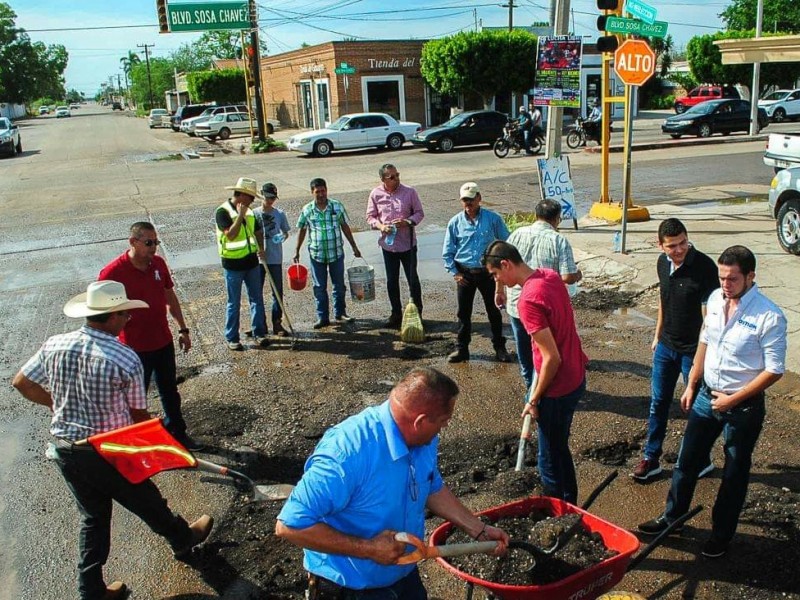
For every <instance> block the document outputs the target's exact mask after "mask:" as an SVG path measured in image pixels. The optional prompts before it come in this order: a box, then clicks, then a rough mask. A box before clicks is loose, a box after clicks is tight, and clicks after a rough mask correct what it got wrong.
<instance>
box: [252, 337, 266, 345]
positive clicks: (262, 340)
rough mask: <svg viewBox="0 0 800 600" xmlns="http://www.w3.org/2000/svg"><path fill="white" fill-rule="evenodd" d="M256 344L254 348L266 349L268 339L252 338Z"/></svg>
mask: <svg viewBox="0 0 800 600" xmlns="http://www.w3.org/2000/svg"><path fill="white" fill-rule="evenodd" d="M253 339H254V340H255V342H256V346H258V347H259V348H266V347H267V346H269V338H266V337H260V336H256V337H254V338H253Z"/></svg>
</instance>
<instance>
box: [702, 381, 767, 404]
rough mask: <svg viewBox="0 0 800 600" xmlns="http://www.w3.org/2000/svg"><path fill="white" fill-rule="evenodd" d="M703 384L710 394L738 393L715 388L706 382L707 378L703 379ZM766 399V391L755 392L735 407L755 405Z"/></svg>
mask: <svg viewBox="0 0 800 600" xmlns="http://www.w3.org/2000/svg"><path fill="white" fill-rule="evenodd" d="M703 385H704V386H705V387H706V389H708V391H709V395H710V392H717V393H720V394H727V395H728V396H730V395H731V394H735V393H736V392H721V391H720V390H715V389H714V388H712V387H711V386H710V385H708V384H707V383H706V382H705V380H704V381H703ZM764 400H766V393H765V392H759V393H758V394H755V395H754V396H750V397H749V398H747V399H746V400H742V401H741V402H739V404H737V405H736V406H735V407H734V408H739V407H747V406H754V405H756V404H758V403H760V402H764Z"/></svg>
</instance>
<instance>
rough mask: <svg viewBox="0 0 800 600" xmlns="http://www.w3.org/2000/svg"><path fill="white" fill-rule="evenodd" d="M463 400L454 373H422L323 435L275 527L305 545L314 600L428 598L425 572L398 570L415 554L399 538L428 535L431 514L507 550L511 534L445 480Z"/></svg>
mask: <svg viewBox="0 0 800 600" xmlns="http://www.w3.org/2000/svg"><path fill="white" fill-rule="evenodd" d="M457 395H458V386H457V385H456V383H455V382H454V381H453V380H452V379H450V378H449V377H447V376H446V375H444V374H442V373H440V372H439V371H436V370H435V369H429V368H418V369H414V370H412V371H410V372H409V373H408V374H407V375H406V376H405V377H403V379H401V380H400V382H399V383H398V384H397V385H396V386H395V387H394V388H393V389H392V391H391V392H390V394H389V399H388V400H387V401H386V402H384V403H383V404H381V405H380V406H373V407H370V408H367V409H366V410H364V411H362V412H360V413H359V414H357V415H354V416H352V417H350V418H348V419H346V420H345V421H343V422H342V423H340V424H339V425H336V426H335V427H332V428H331V429H329V430H328V432H327V433H326V434H325V436H324V437H323V438H322V440H321V441H320V443H319V444H318V445H317V447H316V449H315V450H314V453H313V454H312V455H311V457H310V458H309V459H308V461H307V462H306V466H305V473H304V475H303V477H302V479H301V480H300V482H299V483H298V484H297V487H296V488H295V489H294V491H293V492H292V495H291V496H290V497H289V499H288V500H287V502H286V504H285V505H284V507H283V509H282V510H281V512H280V514H279V515H278V522H277V525H276V527H275V533H276V534H277V535H278V536H279V537H282V538H284V539H286V540H288V541H290V542H292V543H293V544H296V545H298V546H300V547H302V548H304V554H305V558H304V561H303V565H304V566H305V568H306V570H307V571H308V572H309V575H310V577H309V582H310V583H309V590H310V591H311V592H312V593H311V594H310V597H312V598H320V599H321V598H326V597H331V598H334V597H335V598H340V597H348V598H349V597H350V596H349V595H347V596H346V594H347V593H348V592H350V593H353V597H358V596H356V595H355V592H357V591H358V590H370V591H371V592H372V593H373V594H378V595H375V596H374V597H376V598H377V597H381V598H383V597H387V598H389V597H392V598H403V599H404V600H424V599H425V598H427V594H426V592H425V588H424V587H423V585H422V582H421V580H420V577H419V573H418V571H417V568H416V565H403V566H399V565H396V564H395V563H396V561H397V559H398V558H400V556H402V555H403V554H404V553H405V552H406V545H405V544H404V543H402V542H398V541H397V540H396V539H395V534H396V533H397V532H401V531H403V532H408V533H411V534H413V535H415V536H417V537H419V538H422V537H423V536H424V534H425V510H426V509H428V510H430V511H431V512H432V513H434V514H436V515H438V516H440V517H442V518H443V519H447V520H449V521H451V522H452V523H453V524H454V525H456V526H458V527H460V528H461V529H462V530H464V531H465V532H466V533H468V534H469V535H470V536H472V537H473V538H475V539H480V540H497V541H498V542H499V543H498V546H497V549H496V551H495V553H496V554H501V553H503V552H505V548H506V545H507V543H508V535H507V534H506V533H505V532H503V531H502V530H500V529H497V528H495V527H491V526H490V525H487V524H484V523H483V522H482V521H481V520H480V519H479V518H478V517H476V516H475V515H473V514H472V513H471V512H470V510H469V509H468V508H467V507H465V506H464V505H463V504H462V503H461V502H460V501H459V500H458V499H457V498H456V497H455V496H454V495H453V493H452V492H451V491H450V489H449V488H448V487H446V486H445V485H444V483H443V482H442V477H441V475H440V474H439V469H438V466H437V451H438V441H439V438H438V434H439V431H440V430H441V429H442V428H443V427H445V426H446V425H447V423H448V422H449V420H450V418H451V416H452V414H453V408H454V406H455V401H456V397H457ZM381 590H384V591H385V594H386V595H385V596H382V595H379V592H380V591H381ZM392 594H394V595H392ZM370 597H372V596H370Z"/></svg>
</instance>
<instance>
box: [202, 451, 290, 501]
mask: <svg viewBox="0 0 800 600" xmlns="http://www.w3.org/2000/svg"><path fill="white" fill-rule="evenodd" d="M195 460H196V461H197V468H198V470H200V471H205V472H206V473H215V474H217V475H223V476H225V477H230V478H231V479H233V480H234V481H236V482H238V483H243V484H245V485H247V486H249V487H250V489H251V490H252V492H253V502H267V501H270V500H286V499H287V498H288V497H289V494H291V493H292V490H293V489H294V486H293V485H290V484H288V483H274V484H270V485H256V483H255V482H254V481H253V480H252V479H250V478H249V477H248V476H247V475H245V474H244V473H240V472H239V471H234V470H233V469H229V468H228V467H223V466H222V465H218V464H216V463H213V462H211V461H208V460H202V459H200V458H195Z"/></svg>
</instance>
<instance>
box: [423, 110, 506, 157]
mask: <svg viewBox="0 0 800 600" xmlns="http://www.w3.org/2000/svg"><path fill="white" fill-rule="evenodd" d="M506 120H507V116H506V115H505V114H503V113H501V112H497V111H495V110H473V111H470V112H465V113H461V114H458V115H456V116H454V117H452V118H451V119H450V120H449V121H446V122H444V123H442V124H441V125H437V126H436V127H431V128H429V129H424V130H422V131H419V132H417V133H415V134H414V135H413V136H412V137H411V143H412V144H414V145H415V146H425V147H426V148H427V149H428V150H441V151H442V152H450V150H452V149H453V148H454V147H455V146H472V145H474V144H489V145H490V146H491V145H492V144H494V142H495V140H497V138H499V137H502V136H503V127H504V126H505V124H506Z"/></svg>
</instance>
